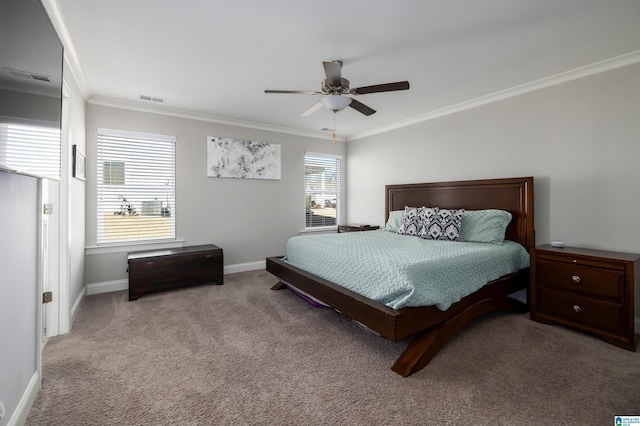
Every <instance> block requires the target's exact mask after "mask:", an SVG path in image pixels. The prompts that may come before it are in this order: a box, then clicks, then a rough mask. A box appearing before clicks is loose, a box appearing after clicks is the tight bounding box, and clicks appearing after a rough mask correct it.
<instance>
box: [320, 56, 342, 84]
mask: <svg viewBox="0 0 640 426" xmlns="http://www.w3.org/2000/svg"><path fill="white" fill-rule="evenodd" d="M322 65H323V66H324V73H325V74H326V75H327V81H328V82H329V85H331V86H340V84H341V81H342V72H341V68H342V62H340V61H331V62H326V61H325V62H323V63H322Z"/></svg>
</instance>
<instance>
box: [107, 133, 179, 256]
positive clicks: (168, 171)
mask: <svg viewBox="0 0 640 426" xmlns="http://www.w3.org/2000/svg"><path fill="white" fill-rule="evenodd" d="M96 133H97V144H96V145H97V149H96V151H97V155H96V162H95V164H96V244H97V246H99V247H109V246H129V245H140V244H154V243H167V242H175V241H176V137H175V136H170V135H158V134H151V133H142V132H133V131H127V130H116V129H104V128H98V129H97V132H96ZM109 143H113V145H112V146H109V147H107V146H106V144H109ZM136 143H139V144H140V145H139V147H140V149H136V147H135V145H136ZM154 144H157V147H156V148H155V149H154V148H153V145H154ZM118 151H119V152H118ZM116 152H117V154H116ZM141 153H142V155H140V154H141ZM143 155H146V156H148V158H151V156H153V155H158V157H153V158H154V161H153V162H151V161H148V159H147V158H145V157H144V156H143ZM118 162H121V163H123V170H122V171H123V179H124V183H123V184H120V183H119V182H116V183H115V184H113V183H111V182H109V183H106V182H104V178H105V171H104V164H107V163H118ZM127 163H128V164H129V167H127ZM131 179H133V183H132V182H130V183H127V181H128V180H131ZM154 180H156V182H153V181H154ZM159 180H163V181H165V180H166V183H163V184H162V185H161V184H160V183H159V182H158V181H159ZM115 193H122V194H124V195H122V198H119V200H117V201H116V200H115V199H113V197H114V194H115ZM131 194H135V195H137V196H138V197H139V199H137V200H136V201H135V202H132V201H133V197H132V196H131ZM106 197H108V198H109V200H105V198H106ZM152 197H153V198H152ZM123 198H127V199H128V198H132V200H131V201H130V203H131V204H132V205H133V206H134V207H135V210H136V213H137V214H132V215H131V216H139V218H135V219H134V218H132V220H136V221H138V222H139V223H138V224H137V225H135V230H134V231H130V234H131V237H130V238H126V237H125V238H109V237H107V236H106V235H105V229H106V228H107V227H108V226H107V227H106V226H105V222H106V220H107V219H111V217H109V218H107V217H106V215H108V214H109V213H111V212H113V215H114V216H119V215H126V214H123V211H126V209H123V208H122V206H123V205H125V204H126V203H125V202H126V201H127V200H123ZM150 202H155V203H156V204H159V205H160V210H159V211H158V212H156V210H158V209H156V208H154V209H151V210H150V209H149V206H151V205H150V204H149V203H150ZM165 202H166V204H165ZM116 203H118V206H119V207H116ZM151 207H156V206H155V204H154V205H153V206H151ZM118 209H120V210H118ZM143 210H145V213H147V214H143ZM149 212H151V213H150V214H149ZM118 213H120V214H118ZM156 213H159V214H156ZM143 219H144V222H155V223H153V224H152V225H150V226H149V230H148V231H146V233H145V232H144V231H142V232H141V231H140V229H141V228H142V226H147V225H148V224H147V223H142V222H143ZM160 222H162V223H161V224H160ZM122 226H123V228H125V229H126V225H122ZM112 229H122V228H120V227H119V226H116V228H112ZM158 229H160V230H158ZM154 232H155V233H157V234H159V235H153V234H154ZM125 233H126V230H125Z"/></svg>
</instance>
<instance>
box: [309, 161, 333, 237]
mask: <svg viewBox="0 0 640 426" xmlns="http://www.w3.org/2000/svg"><path fill="white" fill-rule="evenodd" d="M341 173H342V157H341V156H339V155H330V154H318V153H315V152H307V153H306V154H305V156H304V187H305V204H306V213H305V228H306V229H309V228H319V227H325V226H337V225H339V224H340V211H341V200H340V189H341V186H340V182H341V176H340V175H341Z"/></svg>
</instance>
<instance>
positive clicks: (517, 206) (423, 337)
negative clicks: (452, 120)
mask: <svg viewBox="0 0 640 426" xmlns="http://www.w3.org/2000/svg"><path fill="white" fill-rule="evenodd" d="M405 206H438V207H440V208H446V209H459V208H463V209H466V210H485V209H500V210H505V211H508V212H509V213H511V215H512V220H511V222H510V223H509V225H508V226H507V229H506V232H505V240H509V241H513V242H516V243H519V244H520V245H522V246H523V247H524V248H525V249H526V250H527V251H528V250H529V249H530V248H532V247H533V246H534V244H535V231H534V221H533V178H532V177H523V178H504V179H484V180H469V181H455V182H434V183H418V184H404V185H387V186H386V187H385V222H386V221H387V220H388V218H389V215H390V213H391V212H392V211H398V210H403V209H404V208H405ZM366 232H378V231H366ZM379 232H385V231H379ZM266 268H267V271H268V272H270V273H271V274H273V275H275V276H276V277H278V278H279V279H280V281H279V282H278V283H277V284H276V285H275V286H273V290H280V289H284V288H287V286H288V285H290V286H292V287H294V289H295V290H299V291H302V292H303V293H304V294H305V295H306V296H307V297H309V296H310V297H311V298H312V300H315V301H318V302H321V303H322V304H325V305H327V306H330V307H332V308H334V309H335V310H337V311H339V312H341V313H342V314H344V315H346V316H347V317H349V318H351V319H353V320H355V321H357V322H358V323H360V324H362V325H364V326H365V327H366V328H368V329H370V330H372V331H374V332H375V333H378V334H380V335H381V336H383V337H385V338H387V339H389V340H392V341H400V340H404V339H407V338H411V341H410V343H409V345H408V346H407V347H406V349H405V350H404V351H403V352H402V353H401V354H400V356H399V357H398V359H397V360H396V361H395V363H394V364H393V366H392V367H391V369H392V370H393V371H394V372H396V373H398V374H400V375H401V376H403V377H407V376H409V375H411V374H413V373H415V372H416V371H419V370H421V369H422V368H424V367H425V366H426V365H427V364H428V363H429V362H430V361H431V359H433V357H434V356H435V355H436V354H437V352H438V351H439V350H440V349H441V348H442V347H443V346H444V345H445V344H446V343H447V342H448V341H449V340H450V339H451V338H452V337H453V336H454V335H455V334H456V333H457V332H458V331H459V330H460V329H461V328H463V327H464V326H465V325H466V324H468V323H470V322H471V321H473V320H474V319H476V318H478V317H479V316H481V315H484V314H486V313H488V312H493V311H499V310H504V311H511V312H517V313H525V312H527V311H528V306H527V305H526V304H525V303H523V302H521V301H519V300H517V299H515V298H511V297H508V296H509V295H510V294H512V293H514V292H517V291H519V290H522V289H527V288H528V282H529V269H528V268H523V269H520V270H518V271H516V272H513V273H509V274H507V275H505V276H502V277H500V278H498V279H495V280H492V281H490V282H488V283H487V284H486V285H484V286H482V287H481V288H480V289H478V290H477V291H475V292H473V293H472V294H470V295H468V296H465V297H464V298H462V299H461V300H459V301H458V302H455V303H453V304H452V305H450V306H449V307H448V309H446V310H441V309H439V308H438V307H437V306H433V305H430V306H412V307H403V308H400V309H394V308H391V307H389V306H386V305H385V304H383V303H381V302H378V301H376V300H372V299H370V298H367V297H365V296H363V295H361V294H359V293H357V292H355V291H352V290H349V289H348V288H345V287H343V286H340V285H338V284H335V283H334V282H331V281H329V280H326V279H324V278H321V277H319V276H317V275H314V274H312V273H310V272H308V271H305V270H303V269H301V268H298V267H295V266H293V265H290V264H289V263H287V262H286V261H285V260H284V259H283V257H282V256H279V257H269V258H267V259H266Z"/></svg>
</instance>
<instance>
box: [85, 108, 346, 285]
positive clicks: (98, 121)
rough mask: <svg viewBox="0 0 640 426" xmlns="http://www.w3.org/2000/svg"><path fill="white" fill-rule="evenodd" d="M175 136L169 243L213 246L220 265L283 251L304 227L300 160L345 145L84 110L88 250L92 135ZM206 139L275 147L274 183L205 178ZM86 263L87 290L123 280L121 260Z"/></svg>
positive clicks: (92, 220) (104, 257) (108, 257)
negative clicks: (107, 131)
mask: <svg viewBox="0 0 640 426" xmlns="http://www.w3.org/2000/svg"><path fill="white" fill-rule="evenodd" d="M97 128H112V129H120V130H129V131H137V132H146V133H156V134H165V135H174V136H176V137H177V143H176V204H177V208H176V236H177V238H178V239H184V240H185V244H186V245H197V244H208V243H212V244H216V245H218V246H220V247H222V249H223V250H224V263H225V265H226V266H229V265H241V264H245V263H252V262H261V261H264V259H265V257H267V256H276V255H280V254H282V253H283V252H284V246H285V242H286V240H287V239H288V238H289V237H291V236H293V235H297V234H298V233H299V232H300V231H301V230H302V229H303V228H304V214H305V207H304V153H305V152H306V151H314V152H326V153H332V154H343V153H344V144H343V143H340V142H339V143H338V144H337V145H334V144H333V142H332V141H330V140H329V139H317V138H310V137H305V136H297V135H292V134H286V133H278V132H271V131H266V130H258V129H250V128H243V127H236V126H230V125H224V124H217V123H213V122H207V121H199V120H192V119H187V118H179V117H170V116H164V115H158V114H151V113H146V112H139V111H132V110H125V109H120V108H113V107H107V106H101V105H93V104H89V105H88V107H87V126H86V129H87V130H86V131H87V172H88V175H87V205H86V209H87V210H86V211H87V216H86V220H87V227H86V232H87V235H86V243H87V246H88V247H92V246H95V245H96V241H97V237H96V191H95V185H96V180H95V179H96V178H95V158H96V129H97ZM207 136H222V137H230V138H236V139H245V140H255V141H261V142H269V143H277V144H280V145H281V150H282V173H281V179H280V180H258V179H229V178H209V177H207V144H206V143H207ZM127 251H128V250H127V249H126V248H123V249H122V251H121V252H118V253H108V254H91V255H88V256H87V257H86V277H85V279H86V283H87V284H94V283H104V282H109V281H117V280H125V279H127V274H126V253H127Z"/></svg>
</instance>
